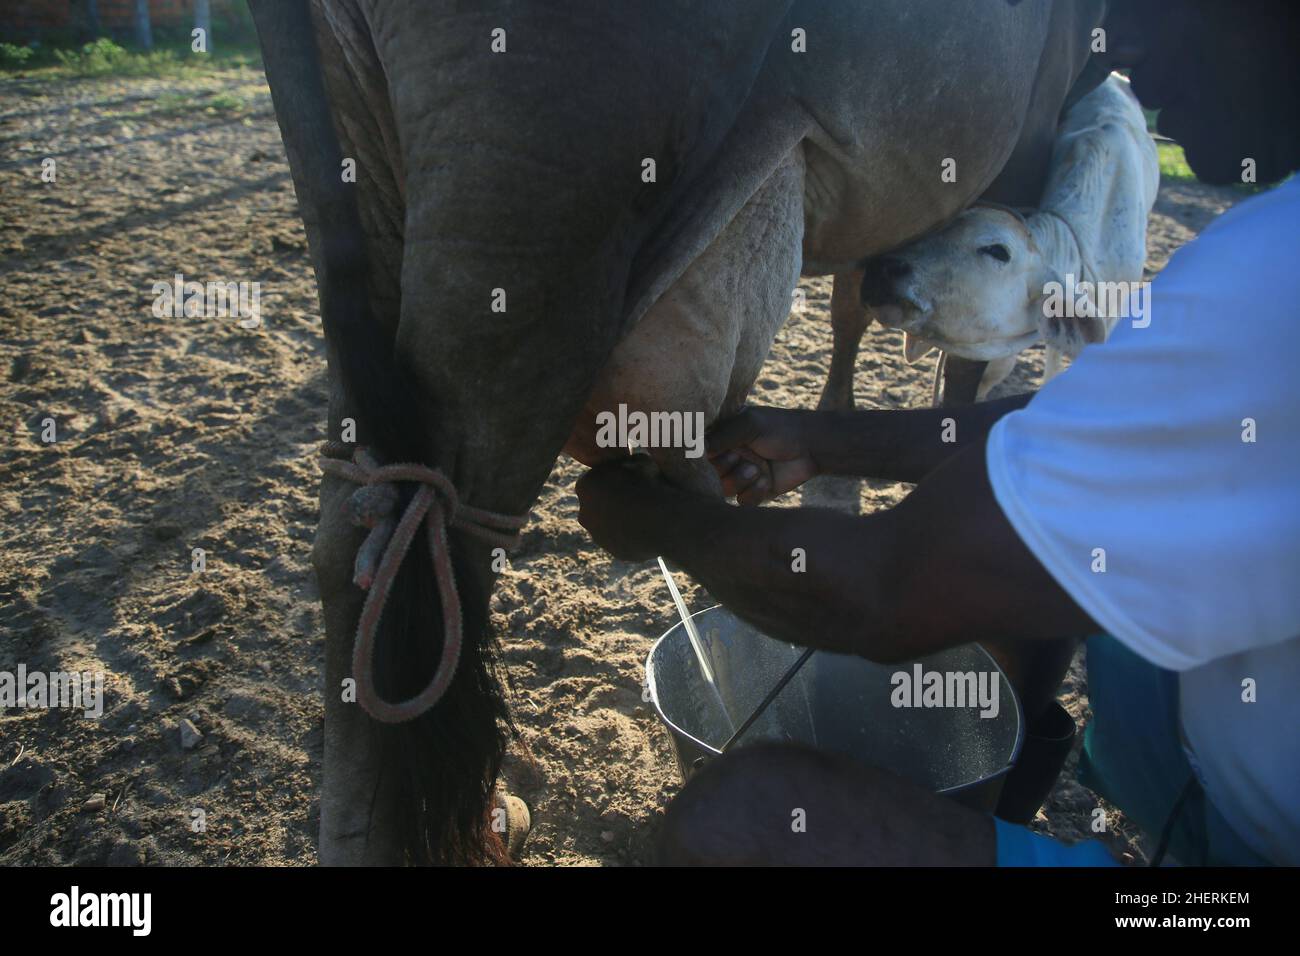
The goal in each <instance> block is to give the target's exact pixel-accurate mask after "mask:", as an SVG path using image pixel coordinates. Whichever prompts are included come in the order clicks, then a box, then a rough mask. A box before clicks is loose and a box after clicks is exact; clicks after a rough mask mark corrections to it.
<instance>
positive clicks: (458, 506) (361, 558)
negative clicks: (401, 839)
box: [320, 441, 528, 724]
mask: <svg viewBox="0 0 1300 956" xmlns="http://www.w3.org/2000/svg"><path fill="white" fill-rule="evenodd" d="M353 448H354V446H350V445H346V444H344V443H343V442H337V441H327V442H325V443H324V444H323V445H322V446H321V450H320V454H321V459H320V469H321V471H323V472H325V473H326V474H328V475H334V476H335V477H337V478H342V479H343V480H344V481H349V482H352V483H353V484H356V485H360V486H361V487H360V488H358V489H357V490H356V491H355V492H353V494H352V497H351V499H350V501H349V504H350V508H351V519H352V522H353V524H356V525H359V526H361V527H367V528H369V529H370V533H369V534H368V535H367V536H366V540H365V541H364V542H363V543H362V545H361V547H360V548H359V549H358V551H357V558H356V565H355V569H354V571H355V574H354V577H353V580H354V582H355V583H356V584H357V586H358V587H360V588H362V589H363V590H365V591H366V600H365V604H364V605H363V606H362V608H361V619H360V621H358V622H357V636H356V642H355V644H354V645H353V648H352V676H353V677H354V678H355V679H356V682H357V703H359V704H360V705H361V707H362V709H363V710H365V712H366V713H367V714H369V715H370V716H371V717H373V718H374V719H375V720H378V721H380V722H382V723H386V724H397V723H402V722H404V721H408V720H413V719H414V718H416V717H419V716H420V715H421V714H423V713H424V712H425V711H427V710H429V709H430V708H431V707H433V706H434V705H435V704H437V703H438V701H439V700H441V699H442V695H443V694H445V693H446V692H447V688H448V687H450V686H451V682H452V680H453V679H454V678H455V676H456V666H457V664H458V663H459V662H460V652H461V645H462V642H463V639H464V629H463V623H462V618H461V609H460V593H459V591H458V590H457V588H456V576H455V572H454V570H453V569H452V564H451V553H450V551H449V550H448V547H447V528H448V527H452V528H456V529H457V530H459V531H463V532H465V533H466V534H469V535H472V536H474V537H476V538H478V539H480V540H482V541H486V542H488V543H489V544H493V545H496V546H497V547H502V548H511V547H514V545H515V544H517V543H518V540H519V532H520V530H521V529H522V528H523V526H524V524H525V522H526V521H527V520H528V519H527V516H526V515H525V516H523V517H518V516H515V515H502V514H497V513H495V512H492V511H486V510H484V509H482V508H475V507H473V506H472V505H467V504H465V503H464V502H462V501H461V500H460V496H459V495H457V493H456V488H455V486H454V485H453V484H452V483H451V479H449V478H448V477H447V476H446V475H444V474H443V473H442V472H441V471H439V470H438V469H437V468H428V467H426V466H424V465H418V464H412V463H404V464H395V465H381V464H380V463H379V462H378V460H377V459H376V458H375V457H374V456H373V455H372V454H371V453H370V452H369V451H368V450H367V449H365V448H356V449H355V451H353ZM349 456H350V457H351V460H348V458H349ZM402 481H409V482H414V483H416V484H418V485H419V486H420V488H419V490H418V491H416V493H415V496H414V497H413V498H412V499H411V501H410V503H409V504H407V506H406V509H405V511H403V512H402V514H401V517H400V518H394V515H395V513H396V511H397V503H398V501H399V496H398V493H397V487H396V485H397V482H402ZM421 525H423V526H424V528H425V532H426V536H427V540H428V544H429V555H430V556H431V557H432V559H433V577H434V583H435V584H436V585H437V588H438V596H439V598H440V600H441V602H442V623H443V643H442V657H441V659H440V660H439V661H438V665H437V667H436V668H435V669H434V672H433V677H432V678H430V680H429V684H428V686H426V687H425V688H424V690H422V691H420V693H418V694H416V695H415V696H414V697H411V698H409V699H407V700H403V701H398V702H397V703H392V702H390V701H386V700H384V699H383V698H381V697H380V696H379V692H378V691H377V690H376V689H375V672H374V665H375V638H376V635H377V634H378V631H379V620H380V618H381V617H382V616H383V613H384V605H385V604H386V603H387V601H388V593H389V591H391V590H392V587H393V581H394V580H395V579H396V577H397V571H398V569H399V568H400V567H401V565H402V561H403V559H404V558H405V557H406V553H407V551H409V550H410V548H411V543H412V541H414V539H415V535H416V532H417V531H419V529H420V526H421Z"/></svg>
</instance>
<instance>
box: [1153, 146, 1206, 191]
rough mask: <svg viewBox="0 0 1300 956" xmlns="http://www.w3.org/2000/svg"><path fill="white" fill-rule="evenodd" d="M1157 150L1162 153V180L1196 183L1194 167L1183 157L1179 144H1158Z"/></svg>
mask: <svg viewBox="0 0 1300 956" xmlns="http://www.w3.org/2000/svg"><path fill="white" fill-rule="evenodd" d="M1156 148H1157V150H1158V151H1159V153H1160V178H1161V179H1162V180H1166V179H1174V180H1178V181H1180V182H1189V183H1194V182H1196V181H1197V180H1196V174H1195V173H1194V172H1192V167H1190V166H1188V165H1187V157H1186V156H1184V155H1183V148H1182V147H1181V146H1179V145H1178V144H1177V143H1156Z"/></svg>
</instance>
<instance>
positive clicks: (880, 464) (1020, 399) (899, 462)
mask: <svg viewBox="0 0 1300 956" xmlns="http://www.w3.org/2000/svg"><path fill="white" fill-rule="evenodd" d="M1032 397H1033V396H1032V394H1031V393H1026V394H1024V395H1014V396H1012V397H1010V398H1004V399H1000V400H998V401H995V402H980V403H978V404H975V405H965V406H961V407H957V408H918V409H906V410H871V411H858V412H817V413H813V414H816V415H818V416H819V419H818V422H817V424H816V426H815V427H814V429H813V437H812V440H811V443H812V456H813V459H814V460H815V461H816V462H817V466H818V468H819V469H820V470H821V472H822V473H823V474H831V475H853V476H857V477H870V478H884V479H887V480H891V481H907V482H912V483H916V482H919V481H920V480H921V479H923V478H924V477H925V476H926V475H928V474H930V472H932V471H934V470H935V469H936V468H938V467H939V466H940V465H941V464H943V463H944V462H945V461H947V460H948V459H949V458H951V457H952V456H953V455H955V454H957V453H958V452H960V451H963V450H965V449H966V448H969V447H971V446H972V445H974V444H978V443H981V442H982V441H983V439H984V437H985V436H986V435H988V433H989V430H990V429H991V428H992V427H993V426H994V424H995V423H996V422H997V421H998V419H1000V418H1001V417H1002V416H1003V415H1006V414H1007V413H1008V412H1013V411H1016V410H1017V409H1020V408H1024V407H1025V405H1027V404H1028V403H1029V400H1030V398H1032Z"/></svg>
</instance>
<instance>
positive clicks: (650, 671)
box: [645, 604, 1025, 794]
mask: <svg viewBox="0 0 1300 956" xmlns="http://www.w3.org/2000/svg"><path fill="white" fill-rule="evenodd" d="M717 610H722V611H727V609H726V608H725V607H724V606H723V605H721V604H714V605H713V606H712V607H706V608H704V609H703V610H702V611H695V612H694V613H693V614H691V619H692V620H694V619H695V618H697V617H700V616H702V615H704V614H708V613H709V612H710V611H717ZM727 613H728V614H730V613H731V612H730V611H727ZM681 626H682V622H681V621H678V622H677V623H676V624H674V625H673V626H672V627H670V628H668V630H666V631H664V632H663V633H662V634H661V635H659V639H658V640H656V641H655V642H654V644H653V645H651V647H650V653H649V654H647V655H646V660H645V678H646V687H647V688H648V689H649V691H650V703H651V704H653V705H654V709H655V713H656V714H658V715H659V720H660V721H662V722H663V724H664V726H666V727H667V728H668V729H669V732H670V733H673V734H677V735H679V736H681V737H684V738H686V739H687V740H689V741H691V743H693V744H695V745H696V746H698V747H699V748H700V749H701V750H705V751H707V752H708V753H709V754H710V758H709V759H714V758H716V757H721V756H722V751H721V750H719V749H718V748H717V747H714V746H713V745H712V744H707V743H705V742H704V741H703V740H700V739H699V738H698V737H696V736H695V735H694V734H692V733H688V732H687V731H685V730H683V729H682V728H681V727H680V726H679V725H678V724H676V723H675V722H674V721H672V720H670V719H669V717H668V715H667V714H665V713H664V709H663V707H661V706H660V705H659V691H658V688H657V686H656V682H655V668H654V660H655V651H657V650H658V649H659V645H660V644H662V643H663V642H664V641H666V640H667V639H668V636H669V635H670V634H672V633H673V631H676V630H678V629H679V628H680V627H681ZM764 636H766V635H764ZM971 644H973V645H974V646H975V647H978V648H979V649H980V652H981V653H982V654H983V655H984V656H985V657H987V658H988V659H989V662H990V663H991V664H992V665H993V667H994V668H995V669H996V670H997V672H998V674H999V675H1000V676H1001V677H1002V678H1003V679H1004V680H1005V681H1006V682H1007V688H1008V689H1009V690H1010V691H1011V700H1012V701H1013V702H1014V703H1015V705H1016V742H1015V743H1014V744H1013V745H1012V747H1011V754H1010V756H1009V757H1008V758H1007V760H1006V762H1005V763H1004V764H1003V765H1002V766H1001V767H999V768H998V769H997V770H995V771H993V772H992V773H987V774H985V775H984V776H982V777H979V778H977V779H975V780H969V781H967V782H966V783H963V784H961V785H959V786H955V787H945V788H944V789H942V790H936V791H934V792H935V793H938V794H954V793H961V792H963V791H965V790H970V789H972V788H973V787H978V786H980V785H981V784H984V783H987V782H988V781H990V780H996V779H997V778H998V777H1001V776H1003V775H1005V774H1007V773H1009V772H1010V771H1011V768H1012V767H1014V766H1015V765H1016V761H1017V760H1018V759H1019V758H1020V748H1021V747H1022V746H1023V745H1024V742H1025V711H1024V708H1023V707H1022V706H1021V704H1020V695H1019V694H1017V693H1016V689H1015V687H1014V686H1012V684H1011V678H1009V677H1007V674H1006V671H1004V670H1003V669H1002V665H1001V664H999V663H998V662H997V658H995V657H994V656H993V655H992V654H990V653H989V652H988V651H987V650H985V648H984V646H983V645H982V644H979V643H978V642H975V641H972V642H971ZM817 653H818V654H821V653H833V652H829V651H827V652H823V651H821V650H818V651H817ZM813 656H814V657H815V656H816V654H814V655H813ZM926 656H927V657H929V656H931V655H926ZM918 659H919V658H918ZM675 749H676V747H674V750H675Z"/></svg>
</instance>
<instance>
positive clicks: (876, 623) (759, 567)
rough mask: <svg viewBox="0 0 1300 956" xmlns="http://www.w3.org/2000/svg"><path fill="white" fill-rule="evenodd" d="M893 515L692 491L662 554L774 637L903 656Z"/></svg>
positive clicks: (671, 523)
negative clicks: (730, 500)
mask: <svg viewBox="0 0 1300 956" xmlns="http://www.w3.org/2000/svg"><path fill="white" fill-rule="evenodd" d="M889 526H890V519H889V516H888V514H883V515H877V516H872V517H869V518H860V517H856V516H852V515H846V514H842V513H840V512H835V511H828V510H823V509H817V508H799V509H793V508H740V507H736V506H732V505H727V504H724V503H722V502H713V501H708V500H705V499H701V498H694V497H692V498H690V499H689V500H684V501H683V502H682V504H681V506H680V507H679V508H674V510H673V516H672V519H671V520H668V521H664V522H662V524H661V525H660V527H661V532H660V541H661V542H662V550H663V554H664V556H665V557H666V558H668V559H669V560H671V561H672V562H674V563H675V564H677V565H679V566H681V567H683V568H685V569H686V570H687V572H689V573H690V575H691V576H692V577H693V578H695V579H696V580H698V581H699V582H700V583H701V584H703V585H704V586H705V587H706V588H707V589H708V591H709V593H710V594H711V595H712V596H713V597H715V598H717V599H718V600H720V601H721V602H722V603H723V604H725V605H726V606H727V608H728V609H729V610H731V611H733V612H734V613H736V614H738V615H739V616H740V617H742V618H744V619H745V620H746V621H748V622H750V623H751V624H753V625H754V626H755V627H757V628H758V629H760V630H761V631H763V632H764V633H765V634H768V635H770V636H772V637H776V638H779V639H782V640H786V641H790V642H792V643H797V644H802V645H806V646H813V647H818V648H823V649H826V650H832V651H837V652H840V653H853V654H860V655H863V656H866V657H871V658H874V659H877V660H891V659H897V658H901V657H905V656H906V653H905V651H904V649H902V648H901V647H898V646H897V643H898V642H897V640H896V635H895V634H893V633H891V630H890V627H889V625H888V622H889V620H890V618H891V616H892V612H891V611H890V609H889V608H888V607H887V606H886V605H887V600H888V599H889V597H890V596H891V590H890V588H889V587H888V574H887V573H886V572H887V564H886V559H887V556H888V554H889V553H890V551H891V550H892V547H891V545H890V541H889V537H890V531H889Z"/></svg>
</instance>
